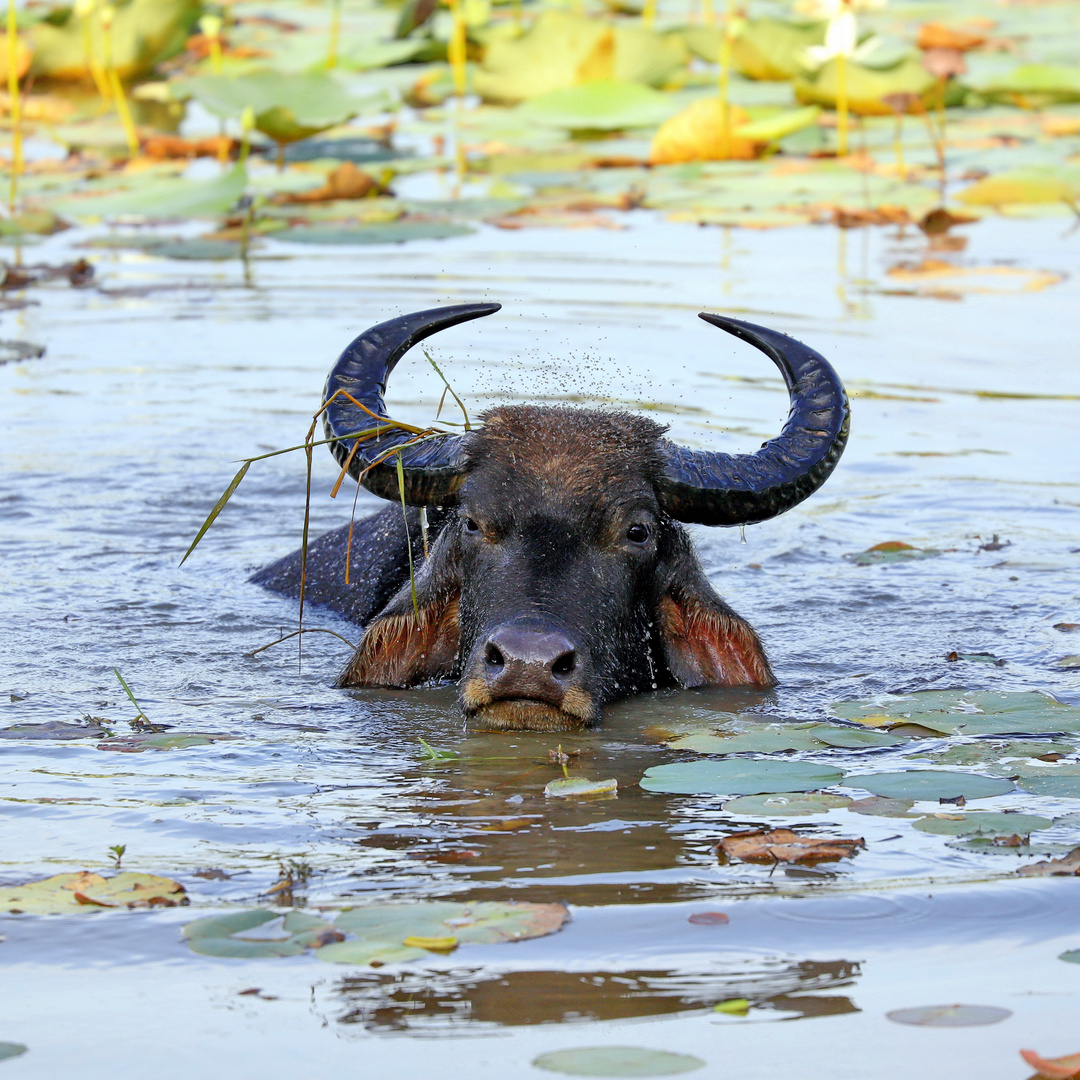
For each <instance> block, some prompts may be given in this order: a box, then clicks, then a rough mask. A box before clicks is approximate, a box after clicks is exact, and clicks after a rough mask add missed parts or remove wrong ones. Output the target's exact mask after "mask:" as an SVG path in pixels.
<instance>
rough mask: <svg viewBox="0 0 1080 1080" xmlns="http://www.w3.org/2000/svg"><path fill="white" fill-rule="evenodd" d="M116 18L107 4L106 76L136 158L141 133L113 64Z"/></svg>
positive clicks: (104, 23)
mask: <svg viewBox="0 0 1080 1080" xmlns="http://www.w3.org/2000/svg"><path fill="white" fill-rule="evenodd" d="M115 17H116V9H115V8H114V7H113V6H112V5H111V4H106V6H105V7H103V8H102V9H101V28H102V30H103V31H104V32H105V75H106V77H107V78H108V80H109V88H110V89H111V91H112V96H113V100H114V101H115V102H116V114H117V116H119V117H120V124H121V126H122V127H123V129H124V139H125V140H126V142H127V147H128V153H129V154H130V155H131V156H132V157H136V156H137V155H138V153H139V133H138V132H137V131H136V130H135V121H134V120H133V119H132V118H131V109H130V108H129V107H128V101H127V95H126V94H125V93H124V84H123V83H122V82H121V81H120V75H119V74H118V73H117V70H116V66H115V64H114V63H113V49H112V27H113V19H114V18H115Z"/></svg>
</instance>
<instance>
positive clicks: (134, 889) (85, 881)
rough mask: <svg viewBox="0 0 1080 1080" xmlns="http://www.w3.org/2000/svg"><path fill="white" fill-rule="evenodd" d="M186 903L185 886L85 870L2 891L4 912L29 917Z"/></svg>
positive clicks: (149, 876) (141, 876) (0, 902)
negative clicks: (106, 876)
mask: <svg viewBox="0 0 1080 1080" xmlns="http://www.w3.org/2000/svg"><path fill="white" fill-rule="evenodd" d="M186 903H187V897H186V896H185V895H184V886H183V885H181V884H180V883H179V882H176V881H172V880H170V879H169V878H164V877H156V876H155V875H154V874H136V873H132V872H130V871H125V872H124V873H122V874H116V875H115V876H114V877H111V878H104V877H102V876H101V875H100V874H94V873H91V872H90V871H88V870H83V871H81V872H79V873H75V874H55V875H54V876H53V877H48V878H43V879H41V880H39V881H31V882H28V883H27V884H26V885H11V886H8V887H6V888H0V911H11V912H22V913H26V914H28V915H69V914H73V913H74V912H87V911H95V910H97V909H99V908H104V907H127V908H143V907H176V906H177V904H186Z"/></svg>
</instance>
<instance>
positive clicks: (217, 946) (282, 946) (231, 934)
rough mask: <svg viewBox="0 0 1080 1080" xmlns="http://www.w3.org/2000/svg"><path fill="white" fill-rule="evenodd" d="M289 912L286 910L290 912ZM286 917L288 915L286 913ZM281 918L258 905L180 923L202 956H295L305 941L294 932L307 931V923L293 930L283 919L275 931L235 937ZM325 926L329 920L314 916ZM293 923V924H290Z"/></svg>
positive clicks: (238, 957) (190, 943)
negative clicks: (274, 932) (280, 925)
mask: <svg viewBox="0 0 1080 1080" xmlns="http://www.w3.org/2000/svg"><path fill="white" fill-rule="evenodd" d="M292 914H293V913H292V912H290V915H292ZM287 917H288V916H287ZM279 918H281V913H280V912H278V911H268V910H266V909H260V910H256V911H235V912H230V913H229V914H227V915H213V916H210V917H209V918H206V919H196V920H195V922H192V923H188V924H187V926H185V927H184V930H183V933H184V937H185V938H187V942H188V945H189V946H190V947H191V950H192V952H197V953H200V954H201V955H203V956H224V957H230V958H232V959H239V960H250V959H261V958H263V957H268V956H299V955H300V953H302V952H304V951H305V950H306V949H307V945H306V944H304V943H302V942H300V941H297V940H296V935H297V934H299V933H306V932H310V930H311V927H310V926H308V925H304V926H303V927H302V928H301V927H299V926H296V927H295V931H294V932H290V930H289V929H288V928H287V927H286V926H285V924H284V920H283V921H282V927H281V931H280V933H279V934H277V935H274V936H271V935H269V934H268V935H267V936H266V937H259V936H258V935H252V936H250V937H238V936H237V935H239V934H244V933H247V932H249V931H254V930H258V929H259V928H260V927H263V926H265V925H266V924H267V923H271V922H274V921H276V920H277V919H279ZM318 921H319V922H320V923H321V925H322V926H323V927H325V928H326V929H327V930H329V929H330V924H329V923H324V922H322V920H321V919H320V920H318ZM294 925H295V924H294Z"/></svg>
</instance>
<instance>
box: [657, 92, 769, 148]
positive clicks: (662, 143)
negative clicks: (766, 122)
mask: <svg viewBox="0 0 1080 1080" xmlns="http://www.w3.org/2000/svg"><path fill="white" fill-rule="evenodd" d="M749 119H750V117H749V116H748V115H747V114H746V112H745V110H743V109H740V108H739V107H738V106H737V105H731V106H729V107H728V127H729V133H728V137H727V139H726V140H725V139H724V137H723V132H722V131H721V120H720V99H719V98H714V97H709V98H703V99H702V100H701V101H695V102H694V104H693V105H691V106H690V107H689V108H686V109H683V111H682V112H680V113H676V114H675V115H674V116H673V117H672V118H671V119H670V120H668V121H666V122H665V123H663V124H662V125H661V126H660V130H659V131H658V132H657V133H656V137H655V138H654V139H653V144H652V150H651V151H650V153H649V162H650V164H652V165H674V164H678V163H680V162H684V161H725V160H737V161H749V160H750V159H752V158H755V157H757V154H758V151H759V150H760V148H761V146H762V145H763V144H762V143H756V142H751V141H750V140H749V139H738V138H736V137H735V136H734V135H733V134H731V131H732V130H733V129H734V128H737V127H738V126H739V125H740V124H745V123H747V122H748V121H749Z"/></svg>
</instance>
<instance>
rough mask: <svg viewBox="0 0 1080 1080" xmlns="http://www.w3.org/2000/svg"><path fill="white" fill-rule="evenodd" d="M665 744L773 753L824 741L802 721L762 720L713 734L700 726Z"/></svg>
mask: <svg viewBox="0 0 1080 1080" xmlns="http://www.w3.org/2000/svg"><path fill="white" fill-rule="evenodd" d="M821 726H827V725H821ZM667 745H668V746H669V747H670V748H671V749H672V750H693V751H695V752H696V753H698V754H747V753H749V754H773V753H777V752H779V751H784V750H820V749H821V748H822V747H823V746H824V745H825V743H824V742H823V740H821V739H819V738H817V737H816V736H815V735H814V734H812V728H810V727H807V726H805V725H796V724H762V725H760V726H758V727H756V728H754V729H752V730H750V731H741V732H739V733H738V734H735V735H724V734H716V733H715V732H714V731H713V729H712V728H702V730H701V731H700V732H691V733H690V734H688V735H681V736H679V737H678V738H676V739H672V740H671V741H670V742H668V744H667Z"/></svg>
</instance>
